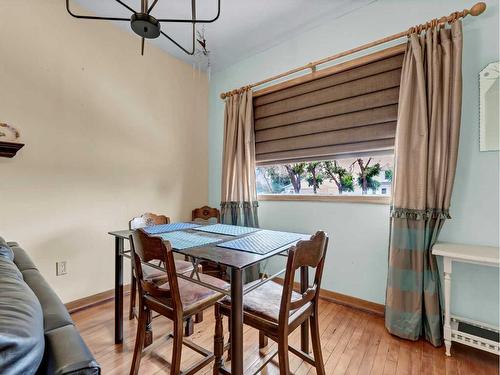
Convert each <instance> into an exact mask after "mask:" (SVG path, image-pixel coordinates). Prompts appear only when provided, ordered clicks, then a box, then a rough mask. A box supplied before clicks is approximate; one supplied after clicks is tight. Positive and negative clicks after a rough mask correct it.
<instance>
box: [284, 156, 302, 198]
mask: <svg viewBox="0 0 500 375" xmlns="http://www.w3.org/2000/svg"><path fill="white" fill-rule="evenodd" d="M284 167H285V169H286V171H287V173H288V177H289V178H290V183H291V184H292V186H293V190H294V191H295V193H296V194H299V193H300V189H301V181H302V177H303V175H304V173H305V168H306V163H295V164H285V165H284Z"/></svg>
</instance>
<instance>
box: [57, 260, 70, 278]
mask: <svg viewBox="0 0 500 375" xmlns="http://www.w3.org/2000/svg"><path fill="white" fill-rule="evenodd" d="M67 273H68V269H67V268H66V261H62V262H56V276H62V275H66V274H67Z"/></svg>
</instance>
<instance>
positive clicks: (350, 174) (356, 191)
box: [256, 155, 394, 196]
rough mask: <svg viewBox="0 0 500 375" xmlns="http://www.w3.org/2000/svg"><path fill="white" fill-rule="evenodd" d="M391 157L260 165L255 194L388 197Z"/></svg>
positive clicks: (390, 179)
mask: <svg viewBox="0 0 500 375" xmlns="http://www.w3.org/2000/svg"><path fill="white" fill-rule="evenodd" d="M393 163H394V157H393V156H392V155H386V156H374V157H360V158H348V159H336V160H327V161H315V162H301V163H289V164H277V165H270V166H259V167H257V168H256V177H257V193H258V194H301V195H313V194H318V195H381V196H389V195H390V194H391V186H392V173H393Z"/></svg>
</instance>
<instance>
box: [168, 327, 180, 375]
mask: <svg viewBox="0 0 500 375" xmlns="http://www.w3.org/2000/svg"><path fill="white" fill-rule="evenodd" d="M182 340H183V335H182V320H178V319H175V320H174V342H173V348H172V363H171V365H170V375H179V374H180V373H181V355H182Z"/></svg>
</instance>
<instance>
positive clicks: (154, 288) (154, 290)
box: [130, 229, 182, 311]
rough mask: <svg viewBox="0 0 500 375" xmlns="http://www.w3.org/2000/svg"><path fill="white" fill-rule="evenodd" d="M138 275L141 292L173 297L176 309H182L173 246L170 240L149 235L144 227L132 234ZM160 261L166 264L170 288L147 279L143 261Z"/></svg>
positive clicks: (155, 295) (132, 245)
mask: <svg viewBox="0 0 500 375" xmlns="http://www.w3.org/2000/svg"><path fill="white" fill-rule="evenodd" d="M130 239H131V241H130V243H131V247H132V253H133V254H134V266H135V270H136V277H137V280H138V281H139V293H141V294H142V293H143V292H146V293H148V294H150V295H152V296H154V297H168V298H171V299H172V304H173V307H174V309H175V308H179V309H180V311H182V303H181V299H180V292H179V284H178V282H177V274H176V269H175V261H174V256H173V253H172V247H171V245H170V243H169V242H168V241H163V240H162V239H161V238H160V237H154V236H149V235H148V234H147V233H146V232H145V231H144V230H143V229H137V230H135V231H134V233H133V234H132V235H131V236H130ZM155 260H157V261H160V262H163V264H164V265H165V271H166V273H167V277H168V283H169V287H168V289H167V290H166V289H160V288H159V286H158V285H156V284H155V282H154V281H150V280H145V279H144V273H143V272H142V262H151V261H155ZM178 311H179V310H178Z"/></svg>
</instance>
